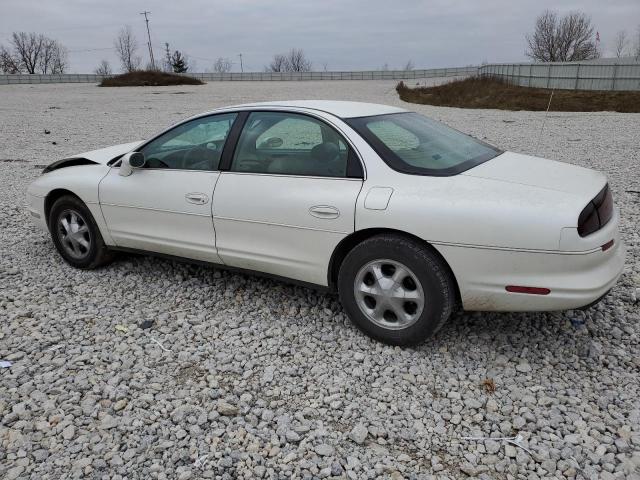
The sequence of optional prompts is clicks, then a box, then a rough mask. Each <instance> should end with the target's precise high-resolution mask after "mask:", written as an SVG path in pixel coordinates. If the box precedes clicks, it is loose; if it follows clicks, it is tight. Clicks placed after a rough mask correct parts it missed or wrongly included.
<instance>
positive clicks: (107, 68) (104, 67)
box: [94, 60, 111, 75]
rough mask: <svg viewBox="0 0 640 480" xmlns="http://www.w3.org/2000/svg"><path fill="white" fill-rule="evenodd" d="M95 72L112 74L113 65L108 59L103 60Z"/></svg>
mask: <svg viewBox="0 0 640 480" xmlns="http://www.w3.org/2000/svg"><path fill="white" fill-rule="evenodd" d="M94 72H95V73H96V75H111V65H109V62H107V61H106V60H102V61H101V62H100V65H98V66H97V67H96V69H95V70H94Z"/></svg>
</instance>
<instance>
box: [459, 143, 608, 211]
mask: <svg viewBox="0 0 640 480" xmlns="http://www.w3.org/2000/svg"><path fill="white" fill-rule="evenodd" d="M460 175H466V176H469V177H476V178H486V179H490V180H497V181H501V182H507V183H514V184H521V185H527V186H530V187H537V188H542V189H546V190H555V191H559V192H563V193H569V194H573V195H576V196H578V197H581V198H584V202H585V205H586V203H587V202H589V201H590V200H591V199H592V198H593V197H594V196H595V195H596V194H597V193H598V192H599V191H600V190H602V188H603V187H604V185H605V184H606V183H607V179H606V177H605V176H604V175H603V174H602V173H600V172H597V171H595V170H591V169H588V168H584V167H578V166H576V165H571V164H569V163H563V162H557V161H555V160H547V159H545V158H539V157H533V156H530V155H523V154H520V153H513V152H505V153H503V154H501V155H498V156H497V157H495V158H493V159H491V160H489V161H488V162H484V163H482V164H480V165H478V166H477V167H474V168H472V169H470V170H467V171H466V172H463V173H461V174H460Z"/></svg>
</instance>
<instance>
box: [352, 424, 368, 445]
mask: <svg viewBox="0 0 640 480" xmlns="http://www.w3.org/2000/svg"><path fill="white" fill-rule="evenodd" d="M368 434H369V431H368V430H367V427H366V426H364V425H362V424H358V425H356V426H355V427H353V428H352V429H351V433H350V434H349V436H350V438H351V440H353V441H354V442H356V443H357V444H358V445H362V444H363V443H364V441H365V440H366V439H367V435H368Z"/></svg>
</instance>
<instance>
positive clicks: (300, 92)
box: [0, 81, 640, 480]
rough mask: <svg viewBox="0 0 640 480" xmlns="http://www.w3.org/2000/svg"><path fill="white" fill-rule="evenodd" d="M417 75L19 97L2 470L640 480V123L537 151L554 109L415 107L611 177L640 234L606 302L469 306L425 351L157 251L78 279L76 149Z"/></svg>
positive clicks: (14, 122) (313, 297)
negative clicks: (50, 179) (62, 248)
mask: <svg viewBox="0 0 640 480" xmlns="http://www.w3.org/2000/svg"><path fill="white" fill-rule="evenodd" d="M393 87H394V82H375V81H369V82H324V83H323V82H290V83H288V82H282V83H280V82H273V83H270V82H264V83H250V82H246V83H241V82H235V83H231V82H230V83H211V84H208V85H206V86H201V87H166V88H164V87H160V88H154V87H147V88H120V89H102V88H97V87H96V86H94V85H85V84H80V85H71V84H67V85H64V84H60V85H34V86H29V85H20V86H0V182H1V188H0V360H6V361H10V362H12V366H11V367H10V368H0V477H2V478H6V479H14V478H56V479H57V478H76V477H85V478H161V479H162V478H179V479H182V480H184V479H189V478H225V479H232V478H318V477H319V478H324V477H342V478H351V479H361V478H377V477H381V478H392V479H399V478H445V479H446V478H466V477H468V476H470V477H479V478H485V479H502V478H505V479H506V478H522V479H525V478H526V479H536V478H549V477H557V478H565V477H568V478H589V479H591V478H593V479H596V478H598V479H609V478H639V477H640V402H639V400H638V399H639V398H640V357H639V348H638V347H639V338H640V337H639V335H640V322H639V320H640V314H639V312H640V303H638V302H637V297H638V296H640V291H639V290H638V289H639V287H640V261H638V254H639V253H640V233H639V229H638V225H639V224H640V193H639V192H640V173H639V171H638V168H639V166H640V149H639V146H638V138H639V136H640V115H638V114H618V113H591V114H581V113H570V114H562V113H552V114H550V115H549V117H548V119H547V121H546V126H545V129H544V134H543V135H542V140H541V142H540V146H539V148H536V144H537V141H538V138H539V131H540V126H541V123H542V119H543V117H544V114H542V113H531V112H506V111H494V110H468V111H465V110H458V109H449V108H436V107H421V106H413V108H414V109H415V110H418V111H421V112H424V113H427V114H429V115H431V116H432V117H434V118H436V119H439V120H442V121H444V122H446V123H448V124H449V125H452V126H453V127H456V128H459V129H461V130H464V131H467V132H470V133H472V134H473V135H476V136H478V137H479V138H483V139H486V140H487V141H489V142H491V143H493V144H495V145H497V146H499V147H502V148H505V149H510V150H515V151H519V152H525V153H538V154H539V155H541V156H547V157H551V158H555V159H559V160H563V161H567V162H571V163H576V164H580V165H585V166H589V167H594V168H597V169H599V170H602V171H604V172H606V173H607V175H608V176H609V179H610V183H611V186H612V188H613V191H614V194H615V198H616V201H617V204H618V206H619V207H620V209H621V211H622V231H623V237H624V239H625V241H626V242H627V245H628V247H629V253H628V258H627V267H626V271H625V273H624V275H623V277H622V279H621V281H620V283H619V284H618V285H617V286H616V288H615V289H614V290H613V291H612V293H611V294H610V295H609V296H608V297H607V298H606V300H604V301H603V302H602V303H600V304H599V305H598V306H597V307H595V308H593V309H591V310H589V311H588V312H586V313H582V312H565V313H549V314H485V313H482V314H479V313H475V314H474V313H465V314H458V315H456V316H455V317H454V318H453V319H452V320H451V321H450V322H449V324H448V325H446V326H445V327H444V328H443V330H442V331H441V332H440V333H439V335H438V336H437V337H436V338H435V339H434V340H433V341H431V342H429V343H427V344H425V345H422V346H420V347H419V348H415V349H400V348H392V347H387V346H383V345H381V344H378V343H375V342H373V341H371V340H369V339H368V338H366V337H364V336H363V335H362V334H360V333H359V332H358V331H357V330H356V329H355V328H354V327H352V326H351V325H350V324H349V322H348V320H347V319H346V318H345V315H344V313H343V312H342V309H341V308H340V306H339V304H338V302H337V298H336V297H334V296H332V295H327V294H322V293H318V292H315V291H312V290H307V289H304V288H300V287H294V286H290V285H287V284H282V283H277V282H275V281H271V280H264V279H259V278H256V277H253V276H245V275H238V274H232V273H228V272H225V271H223V270H218V269H214V268H205V267H199V266H190V265H186V264H179V263H173V262H170V261H165V260H160V259H152V258H145V257H138V256H122V257H121V258H120V259H119V260H118V261H117V262H116V263H114V264H113V265H111V266H109V267H107V268H104V269H101V270H98V271H91V272H84V271H76V270H73V269H72V268H70V267H68V266H67V265H65V264H64V263H63V262H62V260H61V259H60V257H59V256H58V255H57V254H56V253H55V251H54V248H53V245H52V243H51V242H50V240H49V238H48V237H47V236H46V235H44V234H43V233H41V232H39V231H37V230H36V229H35V227H32V226H31V223H30V221H29V218H28V215H27V214H26V213H25V209H24V191H25V189H26V186H27V184H28V183H29V182H30V181H31V180H32V179H34V178H35V177H36V176H37V175H38V174H39V172H40V167H39V165H43V164H46V163H49V162H50V161H53V160H55V159H58V158H61V157H63V156H65V155H68V154H72V153H77V152H80V151H85V150H89V149H93V148H98V147H101V146H107V145H110V144H114V143H122V142H126V141H131V140H136V139H140V138H143V137H147V136H149V135H151V134H152V133H153V132H155V131H157V130H159V129H162V128H164V127H165V126H167V125H168V124H171V123H173V122H175V121H177V120H179V119H182V118H183V117H186V116H188V115H191V114H194V113H198V112H201V111H203V110H207V109H210V108H214V107H217V106H223V105H228V104H234V103H243V102H247V101H253V100H271V99H281V98H289V99H299V98H332V99H352V100H363V101H373V102H378V103H388V104H400V103H401V102H400V101H399V100H398V99H397V97H396V94H395V91H394V89H393ZM45 129H46V130H47V131H50V134H45ZM54 142H55V143H54ZM149 320H151V321H153V325H152V326H151V328H147V329H142V328H140V324H142V323H143V322H145V321H149ZM485 379H491V380H492V381H493V383H494V384H495V392H494V393H490V392H488V390H489V389H490V388H488V387H487V386H485V385H484V384H483V381H484V380H485ZM488 383H490V382H488ZM489 387H490V385H489ZM468 437H472V438H471V439H469V438H468ZM483 437H492V438H493V439H483ZM514 437H516V438H515V439H514ZM503 438H507V439H511V440H503Z"/></svg>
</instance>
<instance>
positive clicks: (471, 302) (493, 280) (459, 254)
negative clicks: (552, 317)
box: [437, 235, 626, 311]
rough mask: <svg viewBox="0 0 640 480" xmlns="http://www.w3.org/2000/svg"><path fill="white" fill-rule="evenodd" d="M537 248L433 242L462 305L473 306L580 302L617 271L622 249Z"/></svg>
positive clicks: (527, 307) (599, 293)
mask: <svg viewBox="0 0 640 480" xmlns="http://www.w3.org/2000/svg"><path fill="white" fill-rule="evenodd" d="M614 241H615V243H614V245H613V247H611V248H609V249H608V250H606V251H602V249H597V250H593V251H590V252H586V253H585V252H581V253H566V254H565V253H540V252H523V251H509V250H495V249H483V248H464V247H458V246H442V245H438V246H437V248H438V250H439V251H440V252H441V253H442V255H443V256H444V258H445V259H446V260H447V261H448V262H449V264H450V266H451V268H452V270H453V272H454V275H455V276H456V279H457V281H458V286H459V288H460V295H461V298H462V305H463V308H464V309H465V310H475V311H550V310H569V309H574V308H581V307H585V306H587V305H589V304H592V303H594V302H596V301H598V300H599V299H600V298H602V297H603V296H604V295H606V293H607V292H608V291H609V290H610V289H611V288H612V287H613V286H614V285H615V284H616V282H617V281H618V278H619V277H620V275H621V274H622V270H623V268H624V261H625V255H626V248H625V246H624V244H623V242H622V241H621V240H620V238H619V237H618V235H616V236H615V238H614ZM507 285H520V286H529V287H542V288H548V289H549V290H550V293H549V294H547V295H532V294H526V293H511V292H507V291H506V289H505V287H506V286H507Z"/></svg>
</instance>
